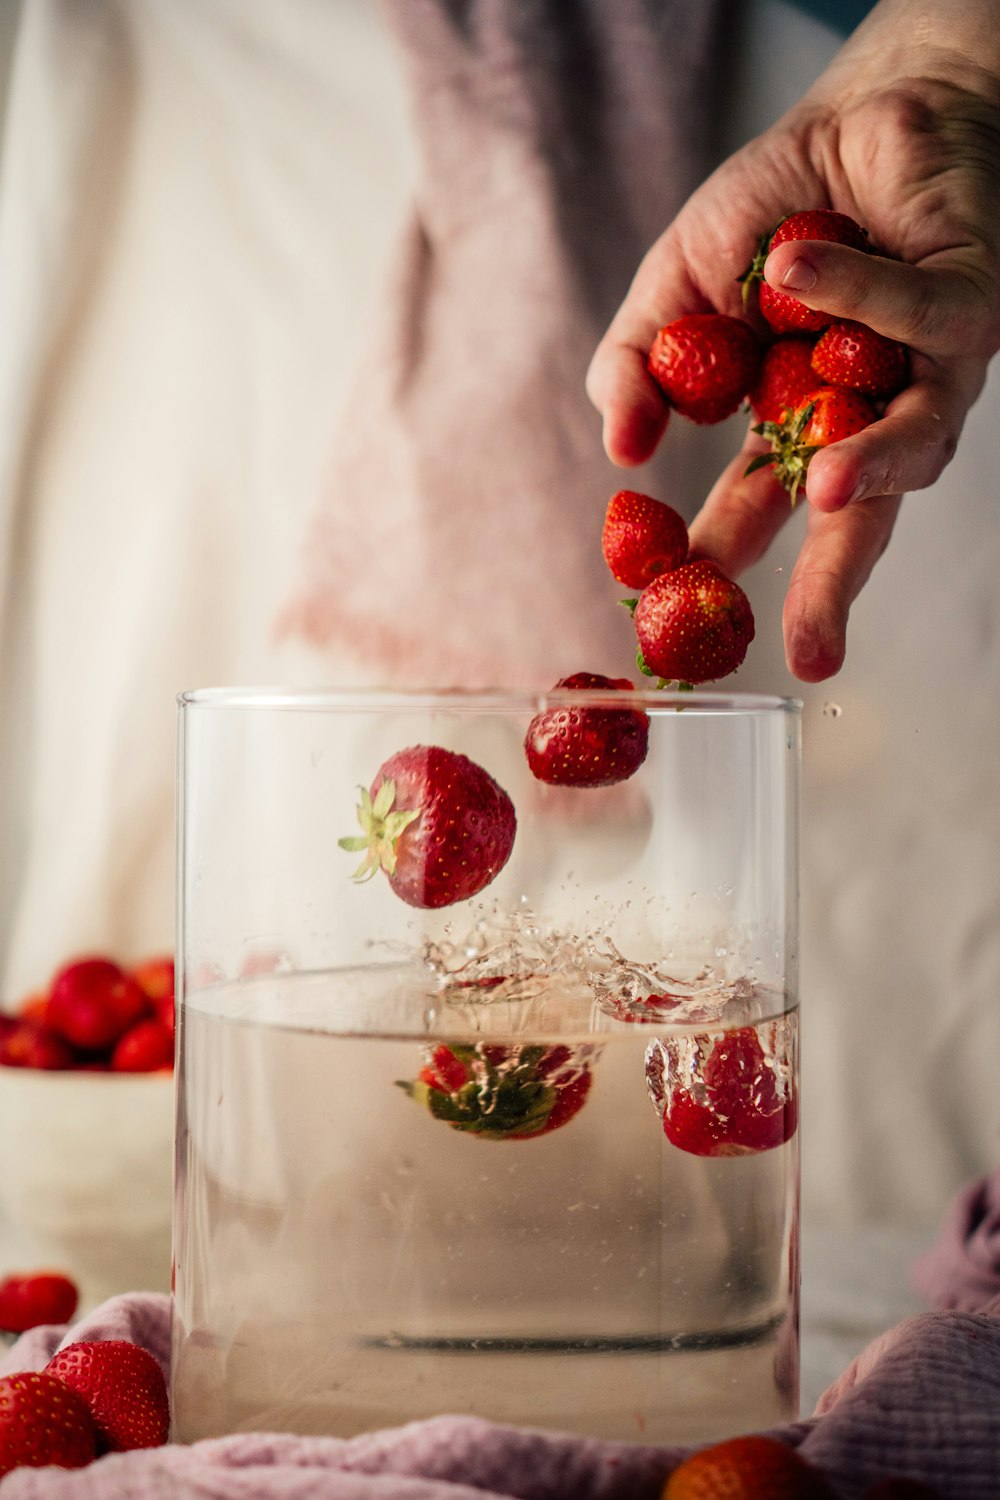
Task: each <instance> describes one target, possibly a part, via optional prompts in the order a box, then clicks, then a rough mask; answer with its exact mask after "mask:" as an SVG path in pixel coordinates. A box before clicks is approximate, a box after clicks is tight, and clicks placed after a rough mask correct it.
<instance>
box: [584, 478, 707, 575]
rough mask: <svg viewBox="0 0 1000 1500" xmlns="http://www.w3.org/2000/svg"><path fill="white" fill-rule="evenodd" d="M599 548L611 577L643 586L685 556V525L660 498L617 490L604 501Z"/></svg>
mask: <svg viewBox="0 0 1000 1500" xmlns="http://www.w3.org/2000/svg"><path fill="white" fill-rule="evenodd" d="M601 551H602V553H603V554H604V561H605V562H606V563H607V565H608V567H609V569H610V570H611V574H612V577H614V578H617V580H618V582H619V583H624V584H625V586H626V587H627V588H630V589H644V588H645V587H646V585H647V584H648V583H652V581H653V579H654V578H657V577H658V576H659V575H660V574H661V573H669V572H670V571H671V569H672V568H679V567H680V565H681V563H682V562H683V561H684V559H685V558H686V557H687V551H688V532H687V526H686V524H685V522H684V519H683V517H682V516H679V515H678V513H677V511H675V510H674V509H673V507H672V506H670V505H665V504H664V503H663V501H662V500H654V498H653V496H652V495H641V494H640V493H639V492H638V490H619V491H618V492H617V494H614V495H612V496H611V499H610V500H609V501H608V508H607V511H606V512H605V516H604V527H603V529H602V532H601Z"/></svg>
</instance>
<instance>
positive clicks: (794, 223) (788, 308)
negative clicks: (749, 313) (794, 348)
mask: <svg viewBox="0 0 1000 1500" xmlns="http://www.w3.org/2000/svg"><path fill="white" fill-rule="evenodd" d="M787 240H827V241H832V242H833V243H834V244H837V245H848V246H850V248H851V249H853V250H868V249H870V248H871V247H870V246H869V244H868V236H867V234H866V233H865V231H864V230H863V229H862V228H861V226H860V224H856V223H855V222H854V220H853V219H852V218H850V217H849V216H848V215H847V214H839V213H835V212H834V210H833V209H829V208H807V209H803V210H802V211H801V212H799V213H795V214H789V215H788V217H787V218H786V219H782V221H781V223H780V224H779V225H778V227H777V229H775V230H774V231H773V232H772V233H771V234H766V235H764V237H763V239H762V240H761V242H760V245H759V246H758V249H757V253H756V255H755V256H754V258H753V261H752V262H751V264H750V267H749V269H748V270H747V271H745V272H744V274H743V275H742V276H741V277H740V280H741V281H742V283H743V300H744V302H746V301H747V299H748V297H749V293H750V288H751V287H752V286H753V285H754V283H755V282H756V283H759V286H760V290H759V292H758V299H759V306H760V310H761V313H762V314H763V316H764V317H765V318H766V319H767V321H768V323H769V324H770V325H771V327H772V328H773V329H774V330H775V332H776V333H818V332H819V330H820V329H821V328H825V327H826V325H827V324H828V323H829V322H831V315H830V313H824V312H819V311H818V310H817V311H814V310H813V309H812V308H810V307H806V305H805V303H804V302H800V301H799V300H798V298H797V297H794V296H792V295H791V294H790V293H789V292H780V291H778V290H777V289H776V288H775V287H772V286H771V285H769V283H768V282H766V281H764V280H763V275H764V262H765V261H766V260H767V257H768V255H769V254H770V253H771V251H772V250H773V249H774V247H775V245H783V244H784V243H785V242H786V241H787Z"/></svg>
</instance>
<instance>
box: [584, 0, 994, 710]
mask: <svg viewBox="0 0 1000 1500" xmlns="http://www.w3.org/2000/svg"><path fill="white" fill-rule="evenodd" d="M998 204H1000V36H998V35H997V26H996V8H995V3H994V0H954V3H952V4H947V5H946V4H941V3H940V0H938V3H935V0H882V3H881V4H880V5H878V6H877V7H876V9H875V10H874V11H873V12H872V14H871V15H870V17H869V18H868V20H867V21H866V22H865V23H864V24H863V25H862V26H860V27H859V28H858V30H857V31H856V32H855V33H854V36H853V37H852V38H851V39H850V40H849V41H848V42H847V43H846V45H845V46H844V47H843V48H842V49H841V51H840V53H839V54H838V55H837V57H836V58H835V59H834V61H833V63H832V64H831V66H830V67H829V68H828V69H827V71H826V72H825V73H824V74H823V75H822V76H821V78H820V79H819V80H818V81H817V83H816V84H815V85H814V86H813V88H812V89H810V90H809V92H808V93H807V94H806V95H805V97H804V98H803V99H802V101H801V102H800V103H799V104H798V105H796V106H795V108H794V109H793V110H791V111H790V112H789V113H788V114H787V115H785V116H784V117H783V118H782V119H781V120H779V121H778V122H777V124H776V125H774V126H773V127H772V128H771V129H770V130H768V131H767V132H766V133H765V134H764V135H762V136H760V137H758V138H757V139H756V140H755V141H752V142H751V143H750V144H749V145H747V146H746V147H744V148H743V149H742V150H741V151H739V152H738V153H737V154H736V155H734V156H732V157H730V158H729V160H728V161H727V162H725V163H724V164H723V165H722V166H721V167H720V168H719V169H718V170H717V171H716V172H715V173H714V174H713V175H712V176H711V177H710V178H709V179H708V180H707V181H706V182H705V183H704V184H703V186H702V187H701V188H699V189H698V191H697V192H696V193H695V194H694V195H693V196H692V197H691V198H690V199H689V200H688V202H687V204H686V205H685V206H684V208H683V209H682V211H681V213H680V214H679V215H678V216H677V218H676V219H675V220H674V221H673V223H672V224H670V225H669V227H668V228H667V229H666V231H665V232H664V234H663V235H662V236H661V237H660V239H659V240H657V242H656V243H655V244H654V245H653V247H652V248H651V249H650V251H649V252H648V254H647V255H646V257H645V258H644V260H643V262H642V264H641V265H640V267H639V269H638V271H637V273H636V276H635V279H634V281H633V283H632V286H631V288H630V289H629V292H628V294H627V296H626V298H625V300H624V302H623V303H622V306H621V307H620V309H619V311H618V312H617V314H616V315H615V318H614V320H613V321H612V323H611V326H610V327H609V329H608V331H607V333H606V334H605V336H604V338H603V339H602V341H601V343H600V345H599V346H598V348H597V351H596V353H595V355H594V358H593V361H592V364H591V368H590V372H589V374H588V380H587V389H588V392H589V394H590V397H591V399H592V401H593V402H594V404H595V405H596V406H597V407H598V409H599V410H600V411H601V412H602V414H603V418H604V444H605V448H606V450H607V452H608V455H609V457H610V458H611V459H612V460H613V461H614V462H615V463H618V464H622V465H626V466H627V465H632V464H637V463H642V462H644V461H645V460H646V459H647V458H649V457H650V455H651V454H652V453H653V451H654V450H655V448H656V447H657V445H658V443H659V441H660V439H661V437H662V435H663V432H664V430H665V428H666V425H667V418H668V407H667V405H666V403H665V401H664V399H663V396H662V394H661V392H660V390H659V388H658V386H657V385H656V384H655V382H654V381H653V380H652V378H651V377H650V376H649V374H648V373H647V370H646V356H647V353H648V350H649V346H650V344H651V343H652V341H653V337H654V335H655V333H656V331H657V329H658V328H660V327H661V326H663V325H664V324H666V323H669V322H671V321H673V319H675V318H677V317H680V316H682V315H683V314H685V313H691V312H707V311H717V312H724V313H730V314H733V315H736V316H740V315H741V314H742V307H741V296H740V288H739V285H738V282H737V278H738V277H739V276H740V274H741V273H742V272H743V270H745V268H746V267H747V265H748V264H749V263H750V260H751V258H752V255H753V252H754V249H755V248H756V243H757V241H758V239H759V236H760V234H761V233H762V232H764V231H766V230H767V229H769V228H772V227H773V226H774V225H775V224H776V223H777V222H778V221H779V220H780V219H781V218H782V217H784V215H786V214H788V213H790V212H794V211H796V210H798V209H803V208H814V207H830V208H834V209H837V210H839V211H840V212H842V213H846V214H849V215H850V216H851V217H852V218H854V219H856V220H857V221H858V223H860V224H862V225H863V226H864V227H865V228H866V229H867V230H868V232H869V235H870V237H871V241H872V244H873V245H874V246H875V247H876V253H875V254H866V253H864V252H863V251H859V250H852V249H848V248H847V247H845V246H841V245H835V244H832V243H826V242H820V241H810V242H808V243H803V242H793V243H786V244H783V245H781V246H779V247H777V248H776V249H775V250H774V251H773V252H772V254H771V255H770V256H769V257H768V259H767V263H766V266H765V273H764V274H765V277H766V279H767V281H768V282H769V283H770V284H771V285H773V286H776V287H781V288H783V289H784V290H786V291H793V292H794V294H795V295H796V296H798V297H800V298H801V300H802V301H803V302H804V303H806V304H807V305H808V306H810V307H814V308H822V309H824V310H825V311H827V312H829V313H832V314H833V315H834V316H835V317H838V318H852V319H855V320H857V321H859V322H863V323H867V324H869V325H870V326H871V327H872V328H875V329H877V330H878V332H880V333H882V334H885V335H886V336H887V337H889V338H893V339H897V340H899V341H900V342H902V343H905V344H907V345H908V346H909V348H910V371H911V381H910V384H909V385H908V386H907V388H906V389H905V390H904V391H903V392H901V393H900V395H898V396H896V397H895V398H894V399H893V400H892V401H891V402H890V403H889V405H888V406H887V408H886V411H885V414H884V416H883V417H882V418H881V420H879V421H878V422H876V423H874V424H872V425H871V426H870V427H868V428H866V429H865V430H864V431H863V432H860V433H858V434H856V435H855V436H853V437H850V438H845V439H843V440H842V441H841V442H838V443H836V444H834V445H832V446H831V447H829V448H826V449H823V450H821V451H820V452H818V453H817V454H816V455H815V456H814V458H813V460H812V462H811V463H810V466H809V473H808V479H807V483H806V493H807V496H808V500H809V506H808V518H807V523H806V531H805V536H804V539H803V542H802V546H801V549H800V552H799V556H798V559H797V562H796V565H795V567H794V569H793V571H792V574H791V578H790V582H789V588H788V593H787V596H786V600H785V606H784V613H783V630H784V639H785V654H786V659H787V662H788V667H789V670H790V671H791V672H793V673H794V674H795V675H796V676H797V677H799V678H800V679H802V680H803V681H806V682H819V681H822V680H823V679H825V678H827V677H831V676H833V675H834V673H836V672H837V671H838V670H839V669H840V667H841V665H842V664H843V660H844V652H845V641H846V630H847V617H848V612H849V610H850V607H851V604H852V603H853V601H854V599H855V598H856V597H857V595H858V593H859V592H860V590H861V589H862V587H863V586H864V584H865V582H866V580H867V579H868V576H869V574H870V573H871V570H872V568H873V567H874V565H875V563H876V562H877V560H878V558H879V557H880V556H881V554H882V552H883V551H884V549H885V547H886V545H887V543H888V541H889V538H890V535H891V533H892V529H893V525H894V523H895V520H896V516H897V513H898V511H899V507H900V503H901V496H902V493H903V492H904V491H906V490H911V489H920V488H922V487H924V486H926V485H929V484H932V483H933V482H934V480H935V479H937V477H938V475H939V474H940V473H941V471H942V470H943V468H944V467H945V465H946V464H947V463H948V461H949V460H950V459H951V457H952V455H953V454H954V452H955V448H956V445H957V442H958V438H959V434H960V432H961V429H962V425H963V423H964V420H965V416H966V414H967V412H968V410H969V408H970V406H971V405H972V403H973V402H974V401H975V399H976V397H977V396H978V394H979V392H980V390H981V389H982V386H983V382H984V380H985V377H986V370H987V366H988V364H989V361H990V359H991V357H992V356H993V354H994V353H995V352H996V351H997V349H998V348H1000V214H998V212H997V208H998ZM766 447H767V445H766V444H765V443H764V441H763V440H762V439H760V438H759V437H757V436H755V435H754V434H753V433H752V432H750V433H748V436H747V439H746V442H745V444H744V447H743V450H742V451H741V453H740V454H739V455H738V456H737V457H736V458H734V459H733V461H732V462H731V463H730V464H729V465H728V466H727V468H726V469H725V471H724V472H723V474H722V475H721V476H720V478H719V480H718V481H717V483H716V484H715V486H714V487H713V489H712V491H711V493H710V494H709V496H708V498H707V500H706V501H705V503H704V505H703V507H702V509H701V511H700V512H699V514H698V515H697V516H696V517H695V519H694V521H693V522H692V525H691V548H692V553H693V554H695V555H698V556H705V557H710V558H712V559H713V560H714V561H715V562H717V563H718V564H719V566H720V567H721V568H722V569H723V571H724V572H726V573H728V574H729V575H730V576H735V575H737V574H739V573H740V572H741V571H742V570H743V569H745V568H747V567H748V566H750V565H751V564H752V563H754V562H755V561H757V559H758V558H760V557H761V556H762V555H763V554H764V552H765V551H766V550H767V548H768V546H769V545H770V543H771V542H772V541H773V540H774V538H775V536H776V535H777V533H778V531H779V530H780V528H781V526H782V525H783V524H784V522H785V521H786V520H787V518H788V516H789V513H790V506H789V500H788V494H787V492H786V491H785V490H784V489H783V488H782V487H781V486H780V485H779V484H778V483H777V481H776V480H775V479H774V477H773V476H772V474H771V472H770V470H769V469H763V470H758V471H757V472H756V473H754V474H752V475H750V476H748V477H747V476H745V474H744V471H745V469H746V467H747V464H748V462H749V460H750V458H751V457H753V456H754V455H756V454H757V453H758V452H761V451H766Z"/></svg>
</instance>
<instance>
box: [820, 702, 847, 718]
mask: <svg viewBox="0 0 1000 1500" xmlns="http://www.w3.org/2000/svg"><path fill="white" fill-rule="evenodd" d="M823 712H824V714H825V715H826V717H827V718H828V719H839V718H840V716H841V714H842V713H843V712H844V710H843V709H842V708H841V706H840V704H839V703H824V704H823Z"/></svg>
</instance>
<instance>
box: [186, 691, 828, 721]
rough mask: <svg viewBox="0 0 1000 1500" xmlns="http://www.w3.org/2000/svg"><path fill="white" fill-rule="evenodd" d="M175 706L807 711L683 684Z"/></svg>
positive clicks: (207, 695) (228, 698)
mask: <svg viewBox="0 0 1000 1500" xmlns="http://www.w3.org/2000/svg"><path fill="white" fill-rule="evenodd" d="M176 701H177V706H178V708H179V709H180V710H182V711H187V710H189V709H229V710H234V709H242V710H248V709H264V710H268V711H272V712H274V711H282V712H292V713H295V712H298V713H302V712H305V713H320V712H325V713H356V712H365V713H400V712H404V711H405V712H414V711H423V712H448V713H477V714H479V713H489V712H492V713H531V714H534V713H537V712H538V711H539V710H540V709H542V708H546V707H550V706H558V705H561V704H568V703H572V704H576V705H577V706H579V705H580V704H581V703H600V704H602V705H608V704H610V703H611V702H613V703H615V704H619V703H620V704H622V706H625V705H626V704H627V705H629V706H630V707H635V708H641V709H643V710H645V711H646V712H654V713H655V712H657V711H665V710H670V711H673V710H676V709H678V708H684V709H687V710H691V711H694V712H697V713H705V714H730V715H740V714H743V715H748V716H749V715H755V714H756V715H762V716H766V715H770V714H787V715H791V716H797V715H799V714H800V713H801V711H802V700H801V699H800V698H791V697H781V696H780V695H778V694H768V693H737V692H714V691H708V692H702V691H699V690H698V689H695V690H693V691H680V690H678V689H676V688H673V689H671V688H633V689H632V691H631V692H625V691H624V690H616V689H608V688H549V689H546V690H538V691H533V690H531V689H530V688H518V689H512V690H507V689H499V688H482V689H480V688H472V689H466V688H431V689H396V688H393V689H389V688H377V687H372V688H302V687H291V688H289V687H264V686H260V687H257V686H249V687H210V688H189V689H185V690H184V691H182V692H179V693H178V694H177V700H176Z"/></svg>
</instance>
